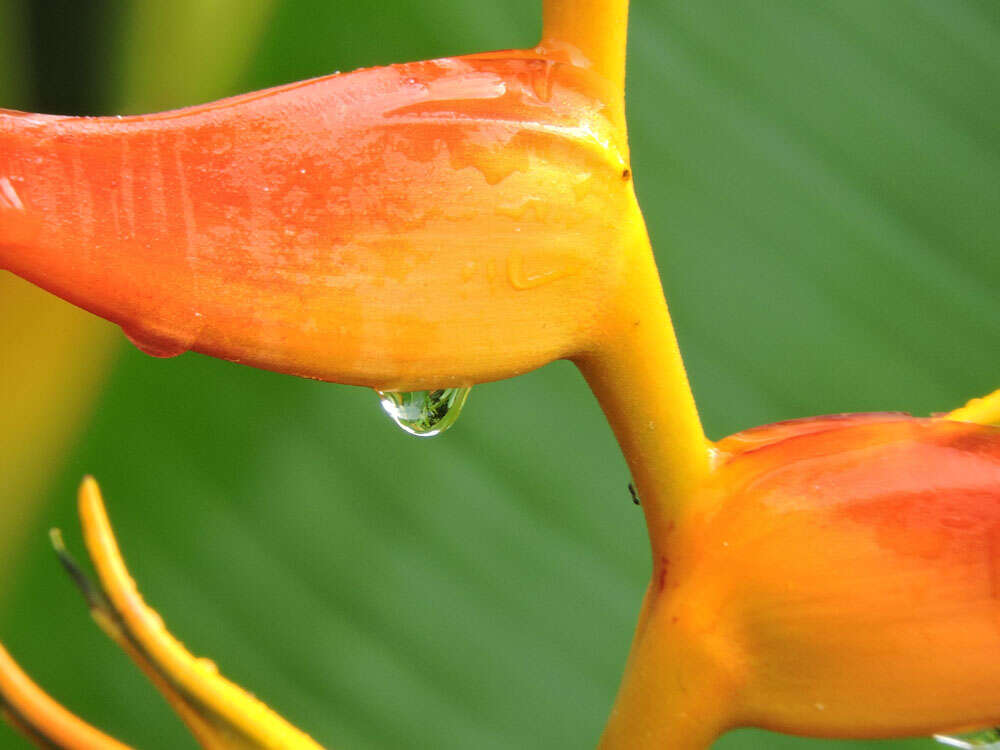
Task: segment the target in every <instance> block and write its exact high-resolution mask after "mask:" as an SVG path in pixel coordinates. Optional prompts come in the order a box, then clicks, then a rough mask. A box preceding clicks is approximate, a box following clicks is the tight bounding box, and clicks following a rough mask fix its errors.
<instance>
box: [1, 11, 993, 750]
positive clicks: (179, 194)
mask: <svg viewBox="0 0 1000 750" xmlns="http://www.w3.org/2000/svg"><path fill="white" fill-rule="evenodd" d="M626 14H627V2H625V1H624V0H548V2H546V3H545V14H544V26H545V31H544V35H543V40H542V42H541V44H540V45H539V46H538V47H537V48H535V49H531V50H522V51H508V52H500V53H491V54H483V55H472V56H467V57H461V58H452V59H444V60H436V61H429V62H421V63H410V64H405V65H397V66H390V67H387V68H379V69H372V70H364V71H358V72H356V73H351V74H346V75H336V76H331V77H327V78H322V79H317V80H314V81H307V82H304V83H301V84H293V85H290V86H284V87H280V88H277V89H273V90H270V91H265V92H260V93H256V94H248V95H245V96H241V97H236V98H234V99H229V100H225V101H222V102H219V103H215V104H209V105H204V106H201V107H194V108H190V109H186V110H180V111H177V112H168V113H163V114H158V115H149V116H140V117H129V118H121V119H119V118H98V119H80V118H55V117H46V116H41V115H31V114H23V113H13V112H0V267H5V268H7V269H9V270H12V271H14V272H16V273H18V274H20V275H22V276H24V277H25V278H28V279H30V280H32V281H34V282H35V283H37V284H39V285H41V286H44V287H45V288H47V289H49V290H51V291H53V292H55V293H57V294H59V295H60V296H63V297H65V298H67V299H69V300H71V301H73V302H74V303H76V304H78V305H81V306H83V307H85V308H87V309H89V310H92V311H94V312H96V313H98V314H100V315H102V316H105V317H107V318H108V319H110V320H113V321H114V322H116V323H118V324H119V325H121V326H122V327H123V329H125V331H126V332H127V333H128V334H129V336H130V337H131V338H132V339H133V340H134V341H135V342H136V343H137V344H139V345H140V346H141V347H143V348H144V349H146V350H147V351H149V352H150V353H153V354H158V355H161V356H167V355H172V354H177V353H180V352H182V351H187V350H189V349H191V350H195V351H200V352H203V353H206V354H211V355H215V356H219V357H223V358H226V359H230V360H235V361H241V362H245V363H247V364H252V365H256V366H261V367H267V368H271V369H275V370H279V371H282V372H288V373H292V374H297V375H303V376H308V377H315V378H321V379H326V380H333V381H337V382H343V383H351V384H357V385H365V386H369V387H375V388H380V389H399V390H404V389H406V390H409V389H424V388H440V387H445V386H462V385H470V384H473V383H476V382H481V381H484V380H491V379H496V378H502V377H510V376H513V375H517V374H519V373H522V372H524V371H526V370H529V369H532V368H535V367H538V366H541V365H543V364H545V363H547V362H549V361H551V360H553V359H559V358H568V359H572V360H573V361H574V362H575V363H576V364H577V365H578V366H579V368H580V370H581V372H582V373H583V375H584V376H585V377H586V379H587V381H588V383H589V384H590V386H591V388H592V390H593V391H594V393H595V395H596V396H597V398H598V399H599V401H600V403H601V405H602V407H603V409H604V411H605V413H606V414H607V417H608V420H609V422H610V424H611V426H612V427H613V429H614V431H615V434H616V436H617V438H618V440H619V443H620V444H621V446H622V449H623V452H624V454H625V456H626V458H627V460H628V462H629V467H630V469H631V471H632V473H633V476H634V479H635V482H636V485H637V488H638V492H639V495H640V496H641V497H642V505H643V510H644V512H645V515H646V520H647V524H648V527H649V534H650V540H651V546H652V559H653V565H652V567H653V572H652V578H651V582H650V585H649V589H648V592H647V595H646V599H645V602H644V604H643V608H642V611H641V612H640V615H639V622H638V626H637V631H636V637H635V641H634V644H633V649H632V653H631V655H630V657H629V661H628V664H627V666H626V670H625V676H624V678H623V682H622V686H621V689H620V693H619V696H618V699H617V701H616V705H615V707H614V709H613V710H612V714H611V717H610V719H609V722H608V725H607V728H606V730H605V733H604V736H603V737H602V739H601V747H602V748H605V749H606V750H644V749H646V748H648V749H650V750H652V749H653V748H663V747H669V748H672V749H673V750H698V749H701V748H706V747H708V746H709V745H710V744H711V742H712V741H713V740H714V739H715V738H716V737H717V736H718V735H719V734H721V733H722V732H724V731H725V730H727V729H729V728H731V727H735V726H743V725H756V726H763V727H768V728H773V729H777V730H782V731H787V732H794V733H799V734H805V735H814V736H830V737H888V736H894V735H909V734H929V733H931V732H934V731H946V730H953V729H959V728H970V727H979V726H986V725H988V724H991V723H995V722H1000V688H998V687H997V686H998V685H1000V583H998V581H1000V429H998V428H996V427H991V426H988V423H992V422H996V421H998V420H1000V396H998V395H996V394H994V395H993V396H990V397H987V398H985V399H981V400H978V401H974V402H970V404H969V405H968V406H966V407H963V408H962V409H959V410H956V411H955V412H953V413H952V414H950V415H948V416H947V417H939V418H933V419H918V418H913V417H909V416H907V415H902V414H859V415H844V416H839V417H827V418H817V419H809V420H801V421H795V422H786V423H780V424H777V425H769V426H766V427H762V428H757V429H755V430H750V431H746V432H743V433H740V434H738V435H734V436H731V437H729V438H726V439H724V440H722V441H719V442H718V443H714V444H713V443H712V442H710V441H709V440H708V439H707V438H706V437H705V435H704V433H703V431H702V428H701V424H700V420H699V416H698V412H697V409H696V408H695V403H694V399H693V397H692V395H691V391H690V388H689V386H688V382H687V378H686V375H685V372H684V367H683V364H682V361H681V358H680V353H679V351H678V348H677V344H676V339H675V337H674V333H673V329H672V326H671V322H670V316H669V313H668V310H667V306H666V304H665V302H664V299H663V294H662V290H661V287H660V282H659V277H658V275H657V271H656V267H655V264H654V262H653V256H652V253H651V251H650V247H649V242H648V238H647V236H646V231H645V227H644V224H643V220H642V215H641V213H640V211H639V207H638V203H637V201H636V198H635V194H634V192H633V189H632V182H631V165H630V163H629V157H628V146H627V139H626V131H625V120H624V88H623V86H624V48H625V20H626ZM81 498H82V500H81V502H82V510H83V516H84V524H85V527H86V529H87V531H88V540H89V543H90V545H91V553H92V556H93V557H94V559H95V561H96V563H97V567H98V569H99V572H100V573H101V579H102V584H103V585H104V587H105V590H106V593H107V597H108V599H109V600H110V601H111V602H112V603H117V604H119V605H121V606H122V607H123V608H124V610H123V611H128V612H132V613H133V614H135V618H136V619H135V622H136V623H138V626H137V632H138V633H139V634H145V635H144V636H143V637H148V638H149V639H150V640H149V643H150V644H152V645H153V646H156V649H155V653H153V652H152V651H151V652H150V654H149V655H147V654H145V652H143V651H140V652H135V651H134V645H133V644H132V641H128V640H126V641H125V642H124V644H123V645H125V646H126V649H127V650H130V649H131V650H132V651H133V656H134V657H135V658H136V659H137V661H139V662H140V665H141V666H143V667H144V668H145V669H147V671H148V672H150V674H151V676H152V677H153V679H154V681H157V682H158V684H161V683H165V684H166V689H165V692H166V693H167V695H168V697H170V699H171V701H172V702H173V703H174V704H175V706H176V707H177V708H178V710H179V711H180V713H181V714H182V715H183V716H185V718H188V719H189V720H190V718H191V717H190V715H189V712H191V711H192V710H194V709H192V708H191V705H190V704H189V703H188V702H186V699H185V698H184V696H189V695H204V696H206V699H205V701H203V702H202V703H204V705H206V706H209V707H211V706H215V705H216V702H218V703H219V705H218V706H216V709H217V710H218V712H219V713H221V714H224V715H225V721H224V722H223V725H224V726H225V727H226V728H227V729H226V730H225V732H222V733H221V734H218V733H213V732H207V733H206V732H200V731H199V729H198V723H197V721H194V722H192V725H193V726H194V727H195V731H196V734H197V735H198V736H199V738H200V739H201V740H202V742H203V743H205V744H206V746H210V747H226V748H229V747H234V748H235V747H285V746H288V747H291V746H295V747H298V746H301V747H310V746H312V745H311V744H310V743H311V740H308V738H306V737H305V736H304V735H302V736H299V735H297V734H295V733H294V730H291V729H290V728H289V727H287V725H285V724H284V723H283V722H281V721H280V720H279V719H277V717H273V721H272V715H271V714H270V713H266V714H262V715H264V716H266V717H267V720H266V721H264V722H263V723H262V724H254V721H255V717H257V712H258V706H259V704H254V703H246V708H245V710H243V709H241V708H240V706H243V703H242V698H239V697H235V698H233V702H234V705H236V706H237V708H235V709H232V710H230V709H231V706H226V705H223V704H228V703H229V702H230V701H229V698H228V697H227V696H230V693H229V692H228V691H229V690H230V688H231V689H232V690H236V688H235V686H232V685H231V684H230V683H226V682H225V681H221V682H220V680H221V678H219V677H218V676H217V675H213V674H210V673H209V671H206V670H199V669H198V667H197V664H196V663H195V662H194V661H193V660H192V659H191V657H190V655H189V654H187V653H186V652H184V651H183V649H181V648H180V646H179V644H176V642H174V641H173V640H172V639H171V638H170V637H169V636H168V635H167V634H166V633H165V631H162V629H159V628H158V626H157V622H156V620H155V618H154V617H153V616H152V614H151V613H150V612H149V611H148V610H146V609H145V605H143V604H142V603H141V600H138V599H137V595H135V592H134V588H133V587H132V584H131V581H130V579H128V577H127V574H125V572H124V568H123V567H121V563H120V560H119V559H118V555H117V550H116V548H115V547H114V544H113V541H112V540H111V536H110V530H109V528H108V527H107V524H106V519H103V511H102V510H101V506H100V501H99V497H98V496H97V490H96V485H94V484H93V483H92V482H86V483H85V484H84V487H83V490H82V495H81ZM95 529H96V530H98V531H96V532H95ZM95 540H103V541H100V542H99V543H97V544H96V546H95ZM109 570H111V571H116V572H115V574H114V575H110V576H109V575H108V574H107V572H108V571H109ZM125 605H127V606H125ZM99 619H100V618H99ZM143 623H144V624H143ZM112 634H113V635H115V632H114V631H113V632H112ZM116 637H117V636H116ZM119 640H121V639H119ZM141 642H142V643H145V641H141ZM171 659H173V661H170V660H171ZM161 662H167V663H169V665H170V666H167V667H163V668H162V670H163V671H161V668H159V667H151V666H150V664H151V663H153V664H159V663H161ZM9 669H10V670H13V669H15V668H14V667H13V665H12V663H11V664H10V665H9ZM165 675H166V676H165ZM185 680H186V681H187V682H185ZM178 684H180V685H182V686H183V691H182V692H183V695H182V696H181V697H178V695H179V693H178V692H177V685H178ZM220 685H224V686H226V687H225V689H224V690H223V689H222V688H220V687H219V686H220ZM161 686H162V684H161ZM171 690H174V691H175V692H174V693H173V694H172V693H171ZM232 695H233V696H239V695H240V693H238V692H237V693H232ZM5 700H6V701H8V703H9V702H10V700H9V699H8V698H5ZM197 710H198V711H200V710H202V709H201V708H199V709H197ZM261 710H263V709H262V708H261ZM195 718H196V719H197V718H198V716H195ZM248 726H252V727H253V728H254V729H253V731H257V730H259V734H253V733H252V732H251V731H250V730H248V729H247V728H246V727H248ZM284 732H290V733H291V734H289V735H287V736H292V737H295V738H296V739H295V740H294V741H293V744H291V745H288V744H285V745H282V744H281V743H282V742H286V743H287V742H290V740H287V736H286V735H285V734H282V733H284ZM282 738H285V739H282ZM294 742H301V743H304V744H302V745H296V744H294ZM66 746H67V747H77V746H78V745H73V744H67V745H66ZM79 746H81V747H82V746H83V745H79Z"/></svg>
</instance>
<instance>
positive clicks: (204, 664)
mask: <svg viewBox="0 0 1000 750" xmlns="http://www.w3.org/2000/svg"><path fill="white" fill-rule="evenodd" d="M198 666H199V667H201V668H202V669H204V670H205V671H207V672H211V673H212V674H218V673H219V668H218V666H216V664H215V662H214V661H212V660H211V659H206V658H205V657H200V658H199V659H198Z"/></svg>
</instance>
